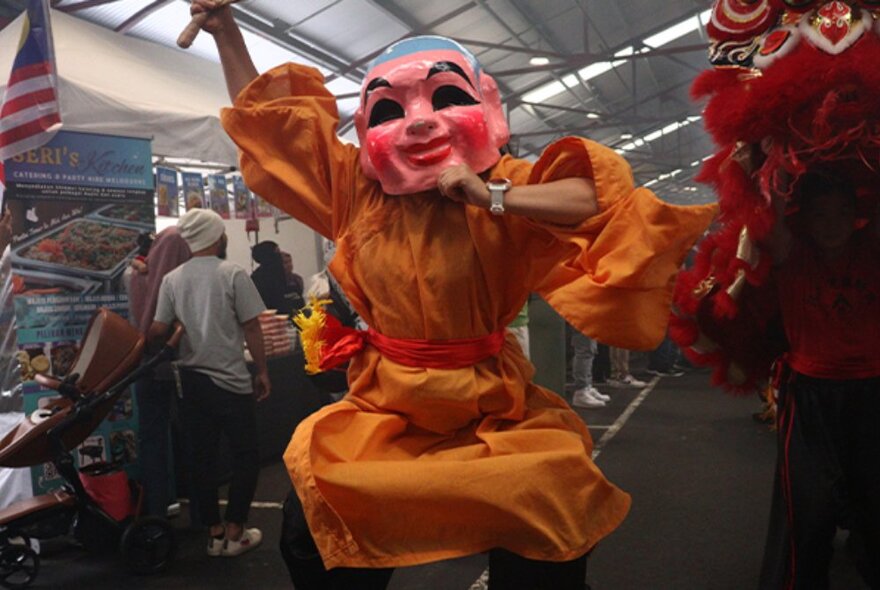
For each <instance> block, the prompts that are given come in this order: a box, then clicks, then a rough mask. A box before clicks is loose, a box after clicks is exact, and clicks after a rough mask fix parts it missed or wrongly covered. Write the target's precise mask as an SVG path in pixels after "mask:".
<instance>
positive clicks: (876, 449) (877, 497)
mask: <svg viewBox="0 0 880 590" xmlns="http://www.w3.org/2000/svg"><path fill="white" fill-rule="evenodd" d="M777 420H778V426H779V428H778V458H777V473H776V481H775V483H774V494H773V504H772V506H771V514H770V526H769V528H768V534H767V543H766V546H765V552H764V563H763V566H762V571H761V586H760V587H761V589H762V590H777V589H786V590H787V589H796V590H804V589H822V590H824V589H827V588H828V587H829V579H828V568H829V565H830V562H831V556H832V552H833V546H832V542H833V539H834V536H835V534H836V531H837V527H838V526H840V527H843V528H846V529H849V530H850V534H851V535H852V536H853V538H857V539H858V541H859V542H858V547H859V549H860V551H861V554H862V558H861V559H859V560H858V562H857V566H858V567H859V570H860V571H861V573H862V575H863V577H864V578H865V580H866V581H867V582H868V584H870V585H871V587H872V588H880V577H878V566H880V379H864V380H851V381H832V380H826V379H813V378H809V377H805V376H803V375H795V376H794V377H793V378H792V379H791V380H790V381H789V382H788V383H787V384H785V385H784V387H783V388H782V390H781V391H780V399H779V410H778V412H777Z"/></svg>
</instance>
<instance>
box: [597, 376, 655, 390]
mask: <svg viewBox="0 0 880 590" xmlns="http://www.w3.org/2000/svg"><path fill="white" fill-rule="evenodd" d="M605 383H606V384H607V385H608V386H609V387H645V386H646V385H647V383H645V382H644V381H639V380H638V379H636V378H635V377H633V376H632V375H624V376H623V377H621V378H620V379H608V381H606V382H605Z"/></svg>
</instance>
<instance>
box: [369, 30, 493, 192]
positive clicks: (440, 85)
mask: <svg viewBox="0 0 880 590" xmlns="http://www.w3.org/2000/svg"><path fill="white" fill-rule="evenodd" d="M355 125H356V127H357V132H358V137H359V138H360V142H361V154H360V159H361V166H362V168H363V169H364V172H365V174H366V175H367V176H368V177H369V178H372V179H375V180H378V181H379V183H380V184H381V185H382V189H383V190H384V191H385V192H386V193H388V194H392V195H401V194H409V193H416V192H421V191H424V190H430V189H433V188H435V187H436V185H437V177H438V176H439V174H440V172H441V171H442V170H444V169H446V168H448V167H450V166H453V165H456V164H467V165H468V166H470V167H471V169H473V170H474V172H477V173H480V172H484V171H485V170H488V169H489V168H490V167H491V166H492V165H493V164H495V163H496V162H497V161H498V159H499V158H500V153H499V149H500V148H501V147H502V146H503V145H504V144H506V143H507V141H508V139H509V137H510V133H509V131H508V128H507V122H506V120H505V118H504V112H503V110H502V108H501V99H500V96H499V93H498V87H497V86H496V84H495V81H494V80H493V79H492V78H491V77H490V76H489V75H487V74H485V73H483V72H480V71H479V64H478V63H477V62H476V59H475V58H474V57H473V56H472V55H471V54H470V53H468V52H467V50H465V49H464V48H463V47H461V46H460V45H458V44H457V43H455V42H454V41H451V40H449V39H444V38H442V37H415V38H412V39H406V40H404V41H401V42H400V43H397V44H395V45H392V46H391V47H389V48H388V49H387V50H386V51H385V52H384V53H383V54H382V55H381V56H379V58H377V60H376V62H374V64H373V66H372V67H371V68H370V71H369V73H368V74H367V77H366V79H365V80H364V86H363V89H362V90H361V106H360V108H359V109H358V111H357V113H355Z"/></svg>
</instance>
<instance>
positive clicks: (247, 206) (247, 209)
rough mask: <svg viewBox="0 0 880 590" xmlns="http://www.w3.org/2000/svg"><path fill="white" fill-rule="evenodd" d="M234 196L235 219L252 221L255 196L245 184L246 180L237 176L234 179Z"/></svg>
mask: <svg viewBox="0 0 880 590" xmlns="http://www.w3.org/2000/svg"><path fill="white" fill-rule="evenodd" d="M232 194H233V201H234V202H235V218H236V219H251V218H253V207H252V202H253V198H254V197H253V195H252V194H251V191H250V189H248V187H247V185H245V183H244V178H242V177H241V176H235V177H233V179H232Z"/></svg>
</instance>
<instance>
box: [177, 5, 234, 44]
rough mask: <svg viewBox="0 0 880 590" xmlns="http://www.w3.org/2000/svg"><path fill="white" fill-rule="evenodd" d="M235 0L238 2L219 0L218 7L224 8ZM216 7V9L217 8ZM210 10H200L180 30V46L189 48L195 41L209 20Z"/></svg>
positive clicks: (178, 39) (178, 40)
mask: <svg viewBox="0 0 880 590" xmlns="http://www.w3.org/2000/svg"><path fill="white" fill-rule="evenodd" d="M233 2H238V0H218V1H217V8H222V7H223V6H226V5H227V4H232V3H233ZM217 8H215V9H214V10H216V9H217ZM210 14H211V13H210V12H200V13H198V14H196V15H194V16H193V17H192V20H191V21H189V24H188V25H186V28H185V29H183V31H181V32H180V36H179V37H178V38H177V45H178V47H182V48H183V49H187V48H188V47H189V46H190V45H192V44H193V41H195V40H196V36H197V35H198V34H199V31H201V30H202V25H203V24H204V23H205V21H206V20H208V15H210Z"/></svg>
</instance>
